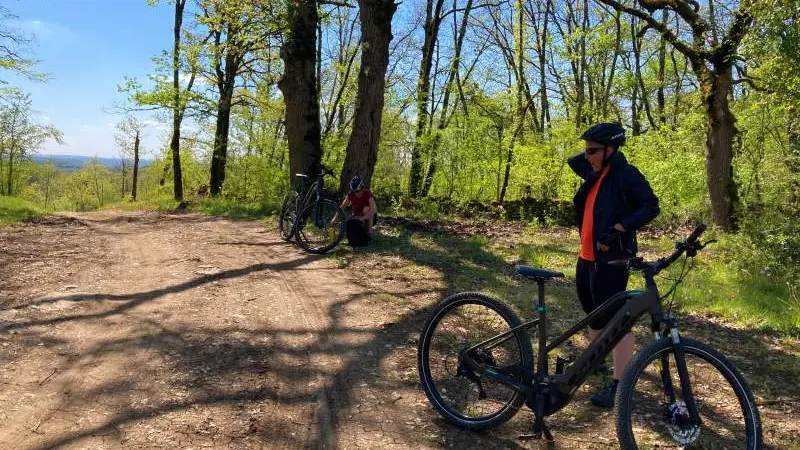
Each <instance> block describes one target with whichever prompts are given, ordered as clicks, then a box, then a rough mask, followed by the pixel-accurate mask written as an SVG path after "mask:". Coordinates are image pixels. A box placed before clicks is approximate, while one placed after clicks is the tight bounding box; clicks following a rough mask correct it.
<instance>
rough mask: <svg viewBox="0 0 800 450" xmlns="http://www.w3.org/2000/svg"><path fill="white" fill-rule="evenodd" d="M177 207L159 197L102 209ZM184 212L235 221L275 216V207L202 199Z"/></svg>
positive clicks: (135, 209)
mask: <svg viewBox="0 0 800 450" xmlns="http://www.w3.org/2000/svg"><path fill="white" fill-rule="evenodd" d="M178 206H179V202H177V201H175V200H173V199H172V198H171V197H161V198H157V199H148V200H137V201H135V202H132V201H122V202H118V203H113V204H109V205H105V206H104V207H103V209H119V210H124V211H137V210H149V211H161V212H174V211H176V210H177V209H178ZM184 211H186V212H199V213H204V214H210V215H214V216H221V217H231V218H236V219H261V218H264V217H267V216H270V215H273V214H277V206H275V205H270V204H263V203H242V202H238V201H235V200H228V199H212V198H202V199H195V200H190V201H189V202H187V203H186V208H185V209H184Z"/></svg>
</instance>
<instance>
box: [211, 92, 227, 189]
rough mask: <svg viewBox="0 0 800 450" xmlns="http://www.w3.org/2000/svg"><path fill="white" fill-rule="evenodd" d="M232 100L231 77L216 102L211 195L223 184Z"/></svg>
mask: <svg viewBox="0 0 800 450" xmlns="http://www.w3.org/2000/svg"><path fill="white" fill-rule="evenodd" d="M232 102H233V78H231V79H229V80H226V83H225V87H224V88H223V90H222V92H221V93H220V98H219V103H218V104H217V126H216V131H215V132H214V153H213V155H212V156H211V181H210V183H209V188H210V191H211V195H212V196H214V197H216V196H218V195H219V194H220V193H221V192H222V186H223V185H224V184H225V165H226V163H227V160H228V134H229V132H230V127H231V103H232Z"/></svg>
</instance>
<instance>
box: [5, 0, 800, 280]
mask: <svg viewBox="0 0 800 450" xmlns="http://www.w3.org/2000/svg"><path fill="white" fill-rule="evenodd" d="M148 3H149V4H151V5H155V4H157V3H159V2H158V0H148ZM167 4H168V5H169V6H170V8H171V9H170V10H171V12H173V13H174V20H173V29H172V30H171V31H172V32H173V33H172V35H173V40H172V42H165V43H164V50H163V52H162V53H160V54H156V55H153V57H152V72H151V74H150V75H149V76H148V77H147V78H146V79H140V78H135V77H125V78H124V79H121V80H116V84H117V89H118V91H119V93H120V98H122V99H124V100H121V101H120V102H119V103H118V104H115V105H113V108H114V109H115V110H116V111H118V112H119V114H120V120H119V123H118V124H117V126H116V130H117V131H116V136H117V147H118V148H117V151H118V153H119V155H120V156H119V159H120V165H119V167H118V168H117V169H116V170H114V169H109V168H108V167H106V166H104V165H102V164H99V163H97V162H90V163H88V164H86V165H85V166H84V167H82V168H80V170H77V171H69V172H67V171H62V170H59V169H58V168H57V167H55V166H54V165H53V164H36V163H33V162H32V156H33V155H35V154H36V152H37V150H38V149H39V148H40V147H41V145H42V144H43V143H44V142H46V141H48V140H58V139H61V133H60V131H59V130H58V128H57V124H55V125H51V124H47V125H42V124H40V123H37V122H36V120H35V118H34V116H33V114H32V111H33V110H34V105H32V101H31V99H30V97H29V95H27V94H26V93H25V92H23V91H21V90H20V89H17V88H15V87H14V86H12V85H9V84H8V83H5V84H4V85H3V91H2V103H0V117H1V119H0V126H1V127H2V129H1V130H0V193H2V194H3V195H5V196H13V197H20V198H22V199H24V200H27V201H29V202H32V203H33V204H35V205H37V207H39V208H41V209H42V210H45V211H56V210H78V211H86V210H92V209H96V208H100V207H107V206H108V205H115V204H119V203H120V202H130V201H132V200H137V201H139V202H150V203H158V204H162V205H163V204H169V202H170V201H175V202H178V201H182V200H194V201H199V202H201V203H202V202H207V203H208V202H211V203H214V202H216V204H224V205H239V206H241V207H245V206H246V207H248V208H251V209H252V210H257V211H260V212H261V213H269V212H274V211H275V208H277V207H278V206H279V203H280V201H281V199H282V196H283V194H284V193H285V192H286V190H287V189H288V187H289V186H290V185H295V186H297V184H298V183H299V181H298V179H297V178H296V177H294V176H293V174H295V173H306V172H307V171H309V170H311V171H313V170H314V168H315V167H317V164H319V163H322V164H324V165H325V166H327V167H331V168H333V169H334V170H335V172H336V173H337V174H338V175H339V177H338V178H339V179H338V180H331V179H329V180H328V187H329V188H330V189H332V190H336V191H338V194H339V195H341V194H342V193H343V192H344V191H345V187H346V184H347V182H348V181H349V179H350V177H351V176H352V175H353V174H356V173H358V174H360V175H361V176H362V177H363V178H364V179H365V180H366V184H367V185H368V186H369V187H370V189H371V190H372V191H373V192H374V193H375V195H376V198H377V200H378V203H379V204H380V205H381V208H382V209H383V210H386V211H391V212H392V214H397V215H401V216H402V215H405V216H414V217H421V218H428V219H430V218H438V217H453V218H462V219H479V220H492V221H495V220H500V221H502V220H523V221H527V222H530V223H534V224H536V225H537V226H551V225H563V226H570V225H572V222H571V221H572V215H571V199H572V195H573V194H574V192H575V190H576V188H577V186H578V185H579V181H580V180H579V179H578V178H577V177H576V176H574V175H573V174H572V173H571V172H570V170H569V168H568V167H567V165H566V160H567V158H568V157H569V156H571V155H574V154H576V153H578V152H580V151H581V150H582V145H583V142H582V141H581V140H580V139H579V136H580V133H581V132H582V131H583V130H584V129H586V128H587V127H588V126H590V125H591V124H593V123H596V122H600V121H613V122H619V123H621V124H623V126H624V127H625V128H626V130H627V133H628V141H627V144H626V145H625V146H624V147H623V148H622V150H623V151H624V153H625V155H626V157H627V158H628V160H629V161H630V162H631V163H632V164H634V165H635V166H636V167H638V168H639V169H640V170H641V172H642V173H643V174H644V175H645V177H646V178H647V179H648V180H649V181H650V183H651V185H652V186H653V189H654V191H655V193H656V194H657V196H658V197H659V199H660V202H661V214H660V216H659V217H658V218H657V219H656V221H655V222H654V223H653V224H651V228H653V229H661V230H664V229H677V228H680V227H687V226H689V224H692V223H696V222H700V221H703V222H707V223H710V224H713V225H714V226H715V227H716V228H717V229H718V230H720V231H721V232H724V233H727V234H728V235H729V236H731V239H732V242H734V243H735V245H734V246H733V247H731V252H732V253H733V254H736V255H737V258H736V260H737V264H741V265H743V268H744V269H746V270H750V271H755V270H758V271H759V272H760V273H761V274H768V275H769V277H770V280H771V282H773V283H776V284H778V285H784V284H786V283H788V286H789V291H788V292H794V291H793V289H795V288H796V283H797V282H796V279H797V275H798V274H800V271H799V270H798V267H800V266H798V259H800V229H798V227H799V226H798V218H800V116H798V113H797V109H798V104H800V76H799V75H798V72H797V70H796V68H797V67H798V66H799V65H800V26H798V23H797V22H798V17H800V3H799V2H797V1H795V0H770V1H763V2H750V1H742V2H737V1H727V0H707V1H706V0H704V1H694V0H673V1H665V0H640V1H628V0H625V1H616V0H581V1H578V2H568V1H560V0H508V1H499V2H491V1H474V0H453V1H452V2H445V1H444V0H425V1H423V0H412V1H409V2H402V3H400V4H396V3H394V2H392V1H389V0H360V1H358V2H357V3H347V2H339V1H333V0H332V1H320V2H317V1H309V0H292V1H270V2H263V1H255V0H230V1H226V2H217V1H213V0H173V1H169V2H167ZM2 15H3V17H2V20H3V21H4V23H3V24H2V25H0V27H2V30H3V33H2V38H3V39H4V41H3V45H2V48H1V49H2V54H0V57H2V67H3V69H4V70H5V71H6V72H7V73H8V72H13V73H16V74H18V75H19V74H21V75H23V76H25V77H28V78H30V79H36V78H41V81H42V82H47V81H46V77H45V76H44V75H43V74H41V73H39V72H37V69H36V60H35V52H34V53H31V52H28V53H26V49H27V48H29V47H31V45H29V44H32V43H33V42H34V37H32V36H27V35H24V34H15V30H14V29H13V27H11V26H10V25H9V24H10V23H11V21H12V19H13V18H14V17H15V16H14V13H13V11H11V10H7V9H4V10H3V11H2ZM106 106H109V107H111V106H112V105H106ZM142 113H147V114H151V115H152V117H155V118H157V119H158V121H160V123H161V124H163V125H164V126H166V127H168V128H169V130H170V131H169V132H168V133H166V135H165V139H164V140H163V142H162V143H161V146H160V147H158V148H149V149H147V154H146V155H145V154H144V149H142V151H140V149H139V135H140V134H141V133H143V132H144V131H145V130H146V129H147V128H148V127H152V126H153V125H152V121H149V120H142V119H141V117H142V116H141V114H142ZM140 153H141V154H140ZM145 156H146V157H147V158H148V159H151V160H152V164H149V165H147V166H146V167H139V160H140V159H141V158H144V157H145ZM206 193H207V196H205V195H201V194H206ZM175 204H176V203H175ZM172 206H174V204H172Z"/></svg>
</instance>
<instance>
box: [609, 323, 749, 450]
mask: <svg viewBox="0 0 800 450" xmlns="http://www.w3.org/2000/svg"><path fill="white" fill-rule="evenodd" d="M681 344H682V345H683V349H684V352H685V358H686V368H687V371H688V374H689V380H690V383H691V387H692V389H691V390H692V394H693V396H694V398H695V403H696V404H697V409H698V413H699V415H700V424H699V425H693V424H691V423H690V422H691V421H690V420H689V414H688V411H687V407H686V403H685V401H684V398H683V393H682V392H681V382H680V380H681V379H680V377H679V375H678V370H677V368H676V360H675V352H674V349H673V347H672V343H671V341H670V340H669V339H661V340H659V341H656V342H653V343H651V344H649V345H648V346H646V347H644V348H643V349H642V350H641V351H640V352H639V353H638V354H637V355H636V357H635V358H634V360H633V361H632V362H631V363H630V365H629V366H628V368H627V370H626V371H625V374H624V375H623V377H622V380H620V384H619V388H618V389H617V398H616V402H615V403H616V408H617V411H616V413H617V436H618V437H619V441H620V445H621V447H622V448H623V449H626V450H629V449H650V448H659V449H664V448H676V449H677V448H686V449H731V450H732V449H747V450H756V449H759V448H761V421H760V419H759V415H758V410H757V409H756V404H755V400H754V399H753V394H752V393H751V392H750V388H749V387H748V386H747V383H746V382H745V381H744V379H743V378H742V376H741V375H740V374H739V373H738V372H737V371H736V368H734V367H733V365H732V364H731V363H730V362H729V361H728V360H727V359H725V357H723V356H722V355H720V354H719V353H718V352H717V351H716V350H714V349H712V348H711V347H709V346H707V345H704V344H701V343H699V342H696V341H694V340H691V339H687V338H683V337H681ZM664 366H666V370H663V369H662V368H663V367H664ZM669 386H672V389H670V388H669ZM670 392H672V394H670Z"/></svg>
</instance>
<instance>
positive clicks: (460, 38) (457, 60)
mask: <svg viewBox="0 0 800 450" xmlns="http://www.w3.org/2000/svg"><path fill="white" fill-rule="evenodd" d="M472 4H473V0H467V4H466V6H464V15H463V17H462V18H461V25H459V29H458V33H457V36H456V46H455V50H454V53H453V61H452V62H451V63H450V75H449V76H448V79H447V85H446V86H445V91H444V99H443V100H442V111H441V113H440V114H439V123H438V125H437V126H436V133H435V134H434V136H433V139H432V140H431V142H430V155H429V158H428V170H427V171H425V179H424V180H423V182H422V196H423V197H427V196H428V193H430V190H431V185H432V184H433V177H434V176H435V175H436V170H437V169H438V158H439V146H440V145H441V143H442V136H441V133H442V131H443V130H444V129H445V128H447V125H448V124H449V122H450V117H451V114H452V113H451V112H450V95H451V92H452V89H453V85H454V84H455V83H456V82H457V78H458V71H459V69H460V67H461V49H462V48H463V45H464V36H465V35H466V32H467V24H468V23H469V14H470V12H471V11H472ZM454 8H455V5H454ZM456 103H457V102H456ZM456 107H457V105H456V106H454V107H453V111H455V108H456Z"/></svg>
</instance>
